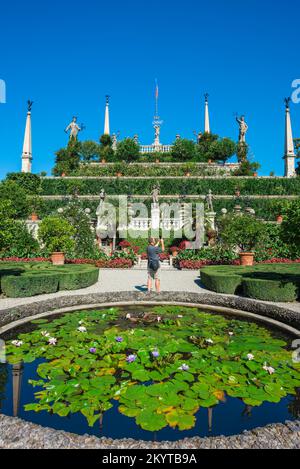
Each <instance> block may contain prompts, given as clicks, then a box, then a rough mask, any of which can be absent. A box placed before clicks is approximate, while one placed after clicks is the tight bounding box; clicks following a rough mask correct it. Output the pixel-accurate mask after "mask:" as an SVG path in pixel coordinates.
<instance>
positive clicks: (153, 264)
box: [147, 238, 165, 293]
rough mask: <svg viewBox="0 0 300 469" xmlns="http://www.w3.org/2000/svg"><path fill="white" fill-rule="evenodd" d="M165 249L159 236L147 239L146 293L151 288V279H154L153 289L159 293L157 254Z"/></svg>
mask: <svg viewBox="0 0 300 469" xmlns="http://www.w3.org/2000/svg"><path fill="white" fill-rule="evenodd" d="M160 245H161V247H160ZM164 250H165V244H164V240H163V239H162V238H161V239H159V240H158V241H156V239H155V238H150V239H149V246H148V248H147V256H148V283H147V287H148V293H150V292H151V290H152V280H154V281H155V289H156V292H157V293H160V261H159V254H160V253H161V252H163V251H164Z"/></svg>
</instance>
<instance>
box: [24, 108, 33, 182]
mask: <svg viewBox="0 0 300 469" xmlns="http://www.w3.org/2000/svg"><path fill="white" fill-rule="evenodd" d="M31 161H32V143H31V112H30V111H28V112H27V118H26V127H25V134H24V143H23V152H22V173H31Z"/></svg>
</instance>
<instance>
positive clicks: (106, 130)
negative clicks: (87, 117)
mask: <svg viewBox="0 0 300 469" xmlns="http://www.w3.org/2000/svg"><path fill="white" fill-rule="evenodd" d="M104 135H110V128H109V96H108V95H107V96H106V104H105V118H104Z"/></svg>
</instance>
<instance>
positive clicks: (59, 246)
mask: <svg viewBox="0 0 300 469" xmlns="http://www.w3.org/2000/svg"><path fill="white" fill-rule="evenodd" d="M75 234H76V230H75V228H74V227H73V226H72V225H71V224H70V223H69V222H68V221H67V220H65V219H64V218H59V217H54V216H52V217H51V216H50V217H46V218H44V219H43V220H42V222H41V224H40V227H39V233H38V236H39V239H40V241H41V242H42V243H43V244H44V246H45V248H46V249H47V250H48V251H49V252H50V253H51V252H64V253H70V252H72V250H73V249H74V247H75V240H74V236H75Z"/></svg>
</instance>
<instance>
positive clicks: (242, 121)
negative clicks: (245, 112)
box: [236, 116, 249, 143]
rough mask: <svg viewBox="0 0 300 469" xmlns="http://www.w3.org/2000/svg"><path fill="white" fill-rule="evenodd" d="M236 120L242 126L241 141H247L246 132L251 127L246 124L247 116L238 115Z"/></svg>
mask: <svg viewBox="0 0 300 469" xmlns="http://www.w3.org/2000/svg"><path fill="white" fill-rule="evenodd" d="M236 121H237V123H238V124H239V127H240V133H239V143H246V133H247V132H248V128H249V127H248V125H247V124H246V121H245V116H241V117H238V116H236Z"/></svg>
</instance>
